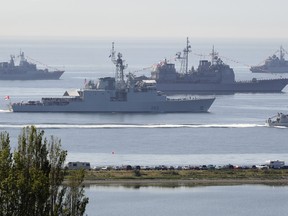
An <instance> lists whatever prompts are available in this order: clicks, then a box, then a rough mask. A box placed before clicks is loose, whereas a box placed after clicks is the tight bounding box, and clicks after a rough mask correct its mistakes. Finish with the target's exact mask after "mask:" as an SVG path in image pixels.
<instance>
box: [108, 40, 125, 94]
mask: <svg viewBox="0 0 288 216" xmlns="http://www.w3.org/2000/svg"><path fill="white" fill-rule="evenodd" d="M110 57H111V61H112V62H113V64H115V65H116V72H115V85H116V90H122V89H125V87H126V86H125V81H124V70H125V69H126V68H127V67H128V65H127V64H126V65H124V62H125V61H124V60H122V54H121V53H118V54H117V59H116V56H115V50H114V42H112V50H111V55H110Z"/></svg>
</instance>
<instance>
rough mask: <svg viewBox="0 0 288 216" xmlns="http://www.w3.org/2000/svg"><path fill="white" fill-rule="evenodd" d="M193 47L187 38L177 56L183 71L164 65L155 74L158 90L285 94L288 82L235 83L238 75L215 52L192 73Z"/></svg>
mask: <svg viewBox="0 0 288 216" xmlns="http://www.w3.org/2000/svg"><path fill="white" fill-rule="evenodd" d="M190 49H191V46H190V45H189V40H188V38H187V43H186V48H185V49H184V50H183V56H181V53H178V54H176V58H177V59H179V60H181V70H180V72H177V71H176V69H175V64H172V63H168V62H167V61H164V62H162V63H160V64H158V65H157V66H155V68H154V70H153V71H152V72H151V79H153V80H156V81H157V89H158V90H160V91H164V92H167V93H178V92H182V93H195V92H197V93H202V92H205V93H206V92H207V93H212V94H215V93H236V92H281V91H282V89H283V88H284V87H285V86H286V85H287V84H288V79H287V78H286V79H285V78H281V79H266V80H258V79H256V78H253V79H252V80H249V81H238V82H237V81H235V74H234V71H233V69H232V68H230V66H229V65H227V64H225V63H224V62H223V61H222V60H221V58H219V56H218V53H216V52H215V51H214V48H213V50H212V54H211V56H212V59H211V61H208V60H201V61H200V63H199V66H198V68H197V69H196V70H195V69H194V67H192V69H191V70H188V54H189V52H191V50H190Z"/></svg>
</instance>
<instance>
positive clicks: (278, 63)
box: [250, 46, 288, 73]
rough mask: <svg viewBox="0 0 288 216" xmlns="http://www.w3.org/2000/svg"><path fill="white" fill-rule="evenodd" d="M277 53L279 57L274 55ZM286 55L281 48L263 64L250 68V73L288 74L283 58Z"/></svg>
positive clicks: (287, 63)
mask: <svg viewBox="0 0 288 216" xmlns="http://www.w3.org/2000/svg"><path fill="white" fill-rule="evenodd" d="M278 52H279V57H278V56H277V55H276V54H277V53H278ZM285 53H287V52H286V51H285V50H284V48H283V47H282V46H280V49H279V50H277V52H276V53H275V54H273V55H272V56H269V57H268V58H267V59H266V60H265V62H264V64H262V65H259V66H252V67H251V68H250V71H252V72H253V73H288V61H287V60H285V58H284V56H285Z"/></svg>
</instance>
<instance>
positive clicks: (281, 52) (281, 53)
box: [280, 45, 285, 61]
mask: <svg viewBox="0 0 288 216" xmlns="http://www.w3.org/2000/svg"><path fill="white" fill-rule="evenodd" d="M283 51H284V49H283V47H282V45H281V46H280V61H284V55H285V54H284V52H283Z"/></svg>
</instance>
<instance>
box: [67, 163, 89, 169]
mask: <svg viewBox="0 0 288 216" xmlns="http://www.w3.org/2000/svg"><path fill="white" fill-rule="evenodd" d="M67 168H68V169H69V170H79V169H85V170H90V169H91V166H90V163H89V162H79V161H77V162H69V163H68V165H67Z"/></svg>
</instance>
